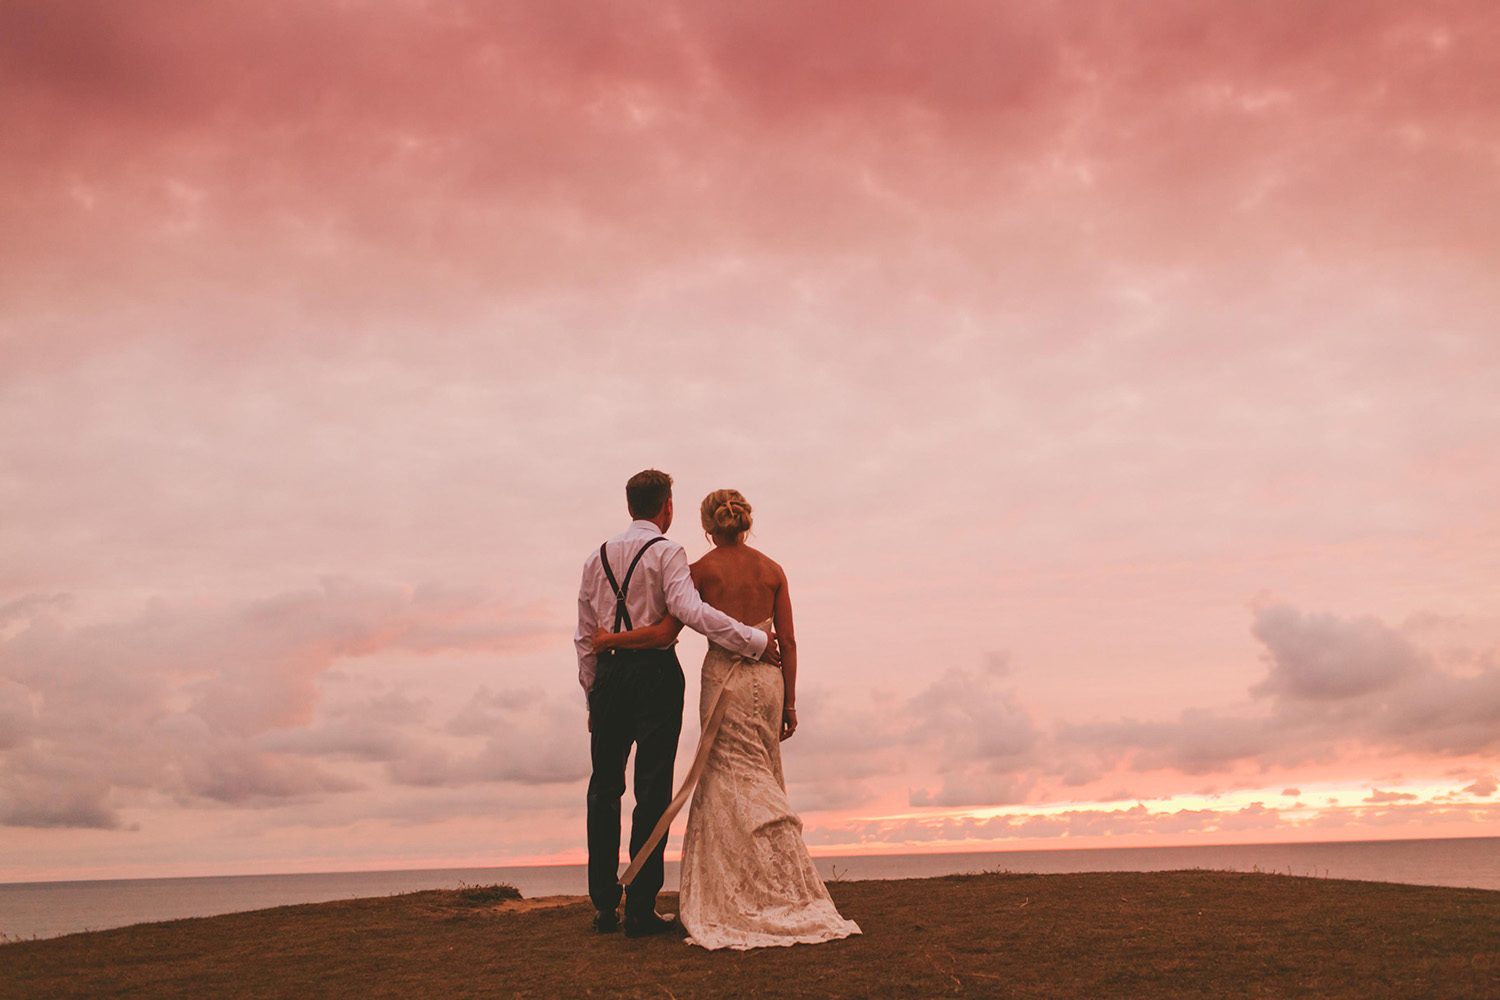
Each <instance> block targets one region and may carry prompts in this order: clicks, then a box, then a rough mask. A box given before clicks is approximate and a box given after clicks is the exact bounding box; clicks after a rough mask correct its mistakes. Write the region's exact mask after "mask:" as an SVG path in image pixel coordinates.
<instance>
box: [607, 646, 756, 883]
mask: <svg viewBox="0 0 1500 1000" xmlns="http://www.w3.org/2000/svg"><path fill="white" fill-rule="evenodd" d="M730 670H731V671H732V670H734V667H733V666H731V667H730ZM728 686H729V675H728V674H725V676H724V683H722V684H720V685H719V690H717V691H715V692H714V703H713V704H712V705H710V706H709V709H708V724H707V725H705V726H704V727H703V734H702V735H701V736H699V737H698V750H697V752H695V753H694V754H693V766H692V767H690V768H688V773H687V777H685V778H683V779H682V787H681V788H679V789H677V794H676V795H675V796H673V797H672V801H671V802H669V803H667V810H666V812H664V813H662V814H661V819H659V820H657V821H656V827H655V828H654V829H653V830H652V831H651V836H649V837H647V838H646V843H645V844H644V845H642V847H641V849H640V850H639V851H637V852H636V855H635V857H634V858H632V859H631V861H630V867H628V868H626V869H625V874H624V875H621V876H620V884H621V885H623V886H628V885H630V883H631V882H633V881H635V877H636V876H637V875H639V874H640V873H641V868H642V867H643V866H644V865H645V864H646V859H647V858H648V857H650V856H651V852H652V851H653V850H655V849H656V845H657V844H659V843H661V839H662V838H663V837H665V836H666V835H667V830H668V829H670V828H671V826H672V820H674V819H676V818H677V814H678V813H679V812H681V811H682V807H683V806H684V805H686V804H687V800H688V796H689V795H691V794H692V792H693V788H694V787H695V786H696V785H697V784H698V779H699V778H701V777H703V769H704V768H705V767H706V766H707V765H708V752H709V751H710V750H712V749H713V748H714V740H715V739H717V738H718V736H719V726H720V725H722V724H723V722H724V711H725V710H726V709H727V708H728V707H729V702H727V701H725V700H724V689H725V688H727V687H728Z"/></svg>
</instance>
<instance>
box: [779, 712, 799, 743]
mask: <svg viewBox="0 0 1500 1000" xmlns="http://www.w3.org/2000/svg"><path fill="white" fill-rule="evenodd" d="M796 731H797V710H796V709H795V708H783V709H782V710H781V738H782V739H783V740H789V739H791V738H792V734H793V733H795V732H796Z"/></svg>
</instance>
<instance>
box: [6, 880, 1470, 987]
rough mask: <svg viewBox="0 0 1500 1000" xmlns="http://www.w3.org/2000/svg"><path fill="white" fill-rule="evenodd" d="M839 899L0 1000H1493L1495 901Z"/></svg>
mask: <svg viewBox="0 0 1500 1000" xmlns="http://www.w3.org/2000/svg"><path fill="white" fill-rule="evenodd" d="M830 888H831V890H832V892H833V895H834V898H835V899H836V900H837V902H838V904H839V908H840V909H841V910H842V911H843V913H844V914H845V915H846V916H849V917H852V918H853V919H855V920H857V921H859V922H860V924H861V926H862V927H864V929H865V934H864V936H863V937H857V938H851V939H849V940H846V941H836V942H832V943H830V944H824V945H817V946H799V947H796V948H774V949H763V950H758V951H752V952H743V953H741V952H729V953H722V952H721V953H708V952H704V951H701V950H699V949H696V948H688V947H685V946H684V945H683V944H682V943H681V942H680V941H678V940H669V939H664V938H648V939H644V940H638V941H632V940H628V939H626V938H624V937H622V936H620V935H618V934H615V935H607V936H601V935H595V934H592V933H590V932H589V931H588V923H589V916H590V913H591V911H590V908H589V906H588V904H587V903H586V902H578V903H573V904H571V905H566V906H554V907H550V908H536V909H527V908H522V907H517V906H515V905H514V904H507V903H500V904H498V905H494V906H489V905H476V901H475V900H474V899H465V898H464V897H463V895H462V893H463V891H464V890H456V891H453V892H419V893H412V894H410V895H405V896H396V897H390V898H383V899H365V900H349V901H344V902H336V903H319V904H314V905H309V906H289V907H282V908H279V909H274V910H263V911H260V912H256V913H242V914H233V915H229V916H222V917H211V918H207V919H195V920H179V921H173V922H169V923H159V924H143V925H139V926H136V927H127V928H121V929H118V930H110V931H99V932H95V933H90V934H76V935H72V936H69V937H64V938H57V939H53V940H47V941H31V942H21V943H17V944H9V945H5V946H3V947H0V996H3V997H6V998H10V997H25V998H54V997H55V998H72V997H78V998H85V997H87V998H91V1000H92V998H104V997H132V998H135V997H140V998H157V997H184V998H185V997H195V998H196V997H212V998H215V1000H241V998H271V997H288V998H293V997H295V998H298V1000H311V998H320V997H407V998H435V1000H436V998H441V1000H450V998H451V1000H461V998H477V997H495V998H499V997H504V998H507V1000H509V998H515V997H642V998H644V997H650V998H657V1000H660V998H674V1000H690V998H702V997H767V998H770V997H817V998H826V997H943V996H959V997H1014V998H1021V997H1026V998H1033V997H1034V998H1046V1000H1065V998H1071V997H1079V998H1089V1000H1098V998H1112V997H1119V998H1130V1000H1153V998H1177V997H1181V998H1188V997H1192V998H1200V997H1299V998H1301V997H1306V998H1315V997H1341V998H1344V997H1347V998H1355V997H1358V998H1383V997H1393V998H1406V997H1413V998H1416V997H1421V998H1461V997H1462V998H1475V1000H1479V998H1484V1000H1493V998H1496V997H1500V892H1484V891H1479V890H1466V889H1437V888H1423V887H1417V886H1399V885H1386V884H1379V883H1369V882H1341V881H1332V880H1324V879H1308V878H1292V877H1288V876H1280V875H1255V874H1251V875H1243V874H1228V873H1218V872H1171V873H1151V874H1143V873H1095V874H1082V875H1010V874H986V875H973V876H961V877H950V878H937V879H913V880H906V881H894V882H839V883H835V884H833V885H832V886H831V887H830ZM479 902H481V903H487V902H488V900H480V901H479ZM674 902H675V901H674V900H672V899H671V897H665V898H664V905H665V907H666V908H668V909H670V908H671V906H672V905H673V904H674Z"/></svg>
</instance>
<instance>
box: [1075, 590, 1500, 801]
mask: <svg viewBox="0 0 1500 1000" xmlns="http://www.w3.org/2000/svg"><path fill="white" fill-rule="evenodd" d="M1251 631H1252V633H1253V634H1254V635H1255V636H1256V638H1258V639H1259V640H1260V641H1261V642H1262V643H1263V644H1264V645H1265V646H1266V648H1267V656H1266V660H1267V663H1268V675H1267V677H1266V678H1265V679H1264V680H1262V681H1260V682H1258V683H1256V684H1255V685H1253V686H1252V687H1251V688H1250V691H1251V694H1252V696H1253V697H1254V699H1255V701H1256V702H1257V703H1258V704H1252V705H1247V706H1244V707H1242V708H1239V709H1234V710H1229V709H1224V710H1207V709H1185V710H1183V711H1182V712H1181V714H1180V715H1179V717H1178V718H1177V719H1175V720H1172V721H1162V722H1137V721H1129V720H1127V721H1120V722H1098V723H1084V724H1076V723H1068V722H1060V723H1059V724H1058V725H1057V727H1056V734H1057V738H1058V741H1059V744H1060V745H1061V749H1062V751H1064V752H1066V749H1067V748H1068V747H1075V748H1087V749H1090V750H1093V751H1095V752H1097V753H1099V754H1100V755H1101V757H1102V759H1103V760H1104V761H1106V762H1109V763H1113V762H1115V761H1119V760H1121V759H1128V760H1129V762H1130V766H1132V767H1133V768H1134V769H1136V770H1156V769H1161V768H1172V769H1175V770H1178V771H1181V772H1183V773H1186V774H1206V773H1213V772H1224V771H1228V770H1231V769H1232V768H1233V767H1234V766H1235V765H1237V764H1239V763H1241V762H1246V761H1249V762H1254V763H1257V764H1259V765H1260V766H1261V767H1262V768H1268V767H1274V766H1283V767H1292V766H1297V765H1301V764H1307V763H1328V762H1330V761H1333V760H1335V759H1337V758H1338V757H1340V756H1344V755H1346V754H1347V753H1348V751H1349V750H1350V749H1351V748H1355V747H1358V748H1361V749H1362V750H1363V751H1364V752H1366V753H1371V754H1376V755H1395V754H1417V755H1437V756H1451V757H1463V756H1469V755H1474V754H1483V753H1490V752H1494V751H1495V750H1496V749H1497V748H1500V667H1497V665H1496V663H1495V661H1494V659H1493V655H1492V654H1491V655H1486V656H1483V657H1479V658H1478V659H1477V660H1476V661H1475V662H1466V663H1464V664H1461V667H1462V669H1461V670H1454V669H1449V668H1447V667H1445V666H1444V665H1443V664H1442V663H1440V662H1438V661H1437V660H1436V659H1435V658H1434V657H1433V656H1432V655H1431V654H1429V653H1427V652H1425V651H1423V650H1421V649H1419V648H1418V647H1417V646H1416V645H1414V644H1413V642H1412V641H1411V640H1409V639H1408V638H1407V637H1406V636H1404V635H1403V634H1402V633H1400V632H1399V631H1397V630H1395V629H1392V628H1391V627H1390V626H1387V625H1385V624H1384V623H1382V622H1380V621H1379V620H1377V619H1375V618H1371V617H1368V616H1366V617H1360V618H1348V619H1346V618H1339V617H1337V616H1334V615H1327V614H1304V613H1302V612H1300V611H1297V610H1296V609H1294V608H1291V607H1287V606H1284V605H1278V606H1272V607H1264V608H1261V609H1259V610H1258V611H1257V612H1256V616H1255V621H1254V624H1253V626H1252V630H1251Z"/></svg>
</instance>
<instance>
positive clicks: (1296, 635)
mask: <svg viewBox="0 0 1500 1000" xmlns="http://www.w3.org/2000/svg"><path fill="white" fill-rule="evenodd" d="M1251 631H1252V632H1253V633H1254V634H1255V637H1256V638H1257V639H1259V640H1260V641H1261V642H1262V643H1264V644H1265V646H1266V649H1267V651H1268V653H1269V655H1270V661H1271V671H1270V674H1269V676H1267V678H1266V679H1265V680H1264V681H1262V682H1261V683H1260V684H1257V685H1256V686H1255V687H1253V688H1251V693H1253V694H1255V695H1272V696H1276V697H1283V698H1288V699H1293V698H1301V699H1310V700H1319V701H1324V700H1327V701H1331V700H1337V699H1347V698H1351V697H1354V696H1358V695H1365V694H1372V693H1374V692H1377V691H1383V690H1389V689H1390V688H1391V687H1393V686H1395V685H1396V684H1398V683H1399V682H1400V681H1401V680H1402V679H1403V678H1406V677H1410V676H1412V675H1413V674H1416V673H1419V672H1421V671H1423V670H1424V668H1425V667H1426V664H1425V662H1424V658H1423V656H1422V654H1421V653H1420V652H1419V651H1418V650H1417V649H1416V647H1414V646H1413V645H1412V644H1411V643H1410V642H1408V641H1407V639H1406V638H1405V637H1404V636H1402V635H1400V634H1399V633H1397V632H1394V631H1392V630H1391V629H1389V628H1386V627H1385V625H1383V624H1382V623H1381V622H1380V621H1379V620H1377V619H1375V618H1370V617H1364V618H1355V619H1341V618H1337V617H1335V616H1334V615H1327V614H1322V615H1318V614H1311V615H1310V614H1303V613H1300V612H1298V611H1297V610H1296V609H1294V608H1290V607H1286V606H1284V605H1278V606H1275V607H1270V608H1265V609H1263V610H1261V611H1260V612H1259V613H1257V615H1256V617H1255V625H1254V627H1253V628H1252V629H1251Z"/></svg>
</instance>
